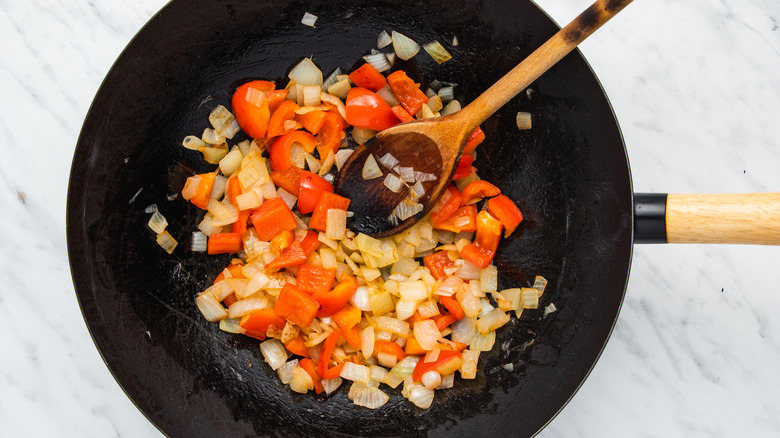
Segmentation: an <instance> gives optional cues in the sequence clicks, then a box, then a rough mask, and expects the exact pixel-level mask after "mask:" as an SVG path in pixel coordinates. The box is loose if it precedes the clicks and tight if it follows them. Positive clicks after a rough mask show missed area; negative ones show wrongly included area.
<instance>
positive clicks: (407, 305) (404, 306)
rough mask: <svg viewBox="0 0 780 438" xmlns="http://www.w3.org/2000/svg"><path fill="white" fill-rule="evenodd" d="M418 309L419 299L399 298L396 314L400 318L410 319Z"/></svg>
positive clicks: (396, 304)
mask: <svg viewBox="0 0 780 438" xmlns="http://www.w3.org/2000/svg"><path fill="white" fill-rule="evenodd" d="M416 310H417V301H410V300H404V299H401V300H398V302H397V303H395V315H396V317H397V318H398V319H409V318H411V317H412V315H414V312H415V311H416Z"/></svg>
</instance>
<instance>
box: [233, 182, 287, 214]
mask: <svg viewBox="0 0 780 438" xmlns="http://www.w3.org/2000/svg"><path fill="white" fill-rule="evenodd" d="M276 194H277V195H279V197H280V198H282V201H284V203H285V204H287V207H289V208H290V210H292V208H293V207H294V206H295V203H296V202H298V198H296V197H295V195H293V194H292V193H290V192H288V191H287V190H285V189H283V188H281V187H280V188H278V189H276ZM242 210H243V209H242Z"/></svg>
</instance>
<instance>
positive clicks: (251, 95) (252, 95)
mask: <svg viewBox="0 0 780 438" xmlns="http://www.w3.org/2000/svg"><path fill="white" fill-rule="evenodd" d="M267 97H268V95H267V94H266V93H265V91H262V90H258V89H257V88H254V87H251V86H250V87H248V88H247V89H246V95H245V96H244V100H245V101H246V102H247V103H249V104H251V105H252V106H261V105H263V103H264V102H265V99H266V98H267Z"/></svg>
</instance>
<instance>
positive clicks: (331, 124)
mask: <svg viewBox="0 0 780 438" xmlns="http://www.w3.org/2000/svg"><path fill="white" fill-rule="evenodd" d="M344 135H345V134H344V119H342V118H341V116H340V115H339V114H338V112H333V111H328V113H327V114H326V115H325V123H324V124H323V125H322V128H320V132H319V133H318V134H317V152H319V154H320V161H325V159H326V158H328V155H330V154H331V153H333V154H335V153H336V151H338V150H339V146H340V145H341V140H343V139H344Z"/></svg>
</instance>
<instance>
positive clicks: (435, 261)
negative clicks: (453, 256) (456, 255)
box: [423, 251, 455, 280]
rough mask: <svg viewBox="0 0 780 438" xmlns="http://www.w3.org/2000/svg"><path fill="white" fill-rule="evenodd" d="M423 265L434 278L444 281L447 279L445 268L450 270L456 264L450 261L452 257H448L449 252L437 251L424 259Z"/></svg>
mask: <svg viewBox="0 0 780 438" xmlns="http://www.w3.org/2000/svg"><path fill="white" fill-rule="evenodd" d="M423 264H424V265H425V266H426V267H427V268H428V269H429V270H430V271H431V275H433V278H435V279H437V280H444V279H445V278H447V273H446V272H444V268H449V267H450V266H453V265H454V264H455V263H454V262H453V261H452V260H450V256H449V255H447V251H436V252H435V253H433V254H428V255H427V256H425V257H423Z"/></svg>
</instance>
